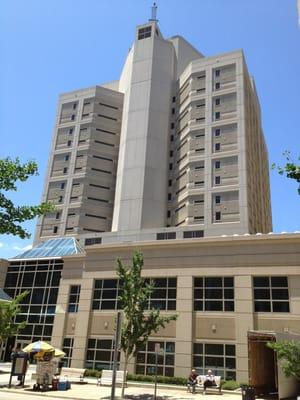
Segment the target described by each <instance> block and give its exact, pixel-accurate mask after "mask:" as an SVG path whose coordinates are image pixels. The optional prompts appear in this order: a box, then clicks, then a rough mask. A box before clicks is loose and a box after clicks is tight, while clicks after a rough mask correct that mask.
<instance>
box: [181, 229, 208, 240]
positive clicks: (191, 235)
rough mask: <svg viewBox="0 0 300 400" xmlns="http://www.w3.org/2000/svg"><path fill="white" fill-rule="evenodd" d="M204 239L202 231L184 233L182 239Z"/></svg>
mask: <svg viewBox="0 0 300 400" xmlns="http://www.w3.org/2000/svg"><path fill="white" fill-rule="evenodd" d="M200 237H204V231H184V232H183V238H184V239H193V238H200Z"/></svg>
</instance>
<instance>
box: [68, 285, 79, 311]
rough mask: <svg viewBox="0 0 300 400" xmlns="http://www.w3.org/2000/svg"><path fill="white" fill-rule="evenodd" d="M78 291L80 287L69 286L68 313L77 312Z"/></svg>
mask: <svg viewBox="0 0 300 400" xmlns="http://www.w3.org/2000/svg"><path fill="white" fill-rule="evenodd" d="M80 289H81V286H80V285H72V286H70V293H69V305H68V312H77V311H78V304H79V297H80Z"/></svg>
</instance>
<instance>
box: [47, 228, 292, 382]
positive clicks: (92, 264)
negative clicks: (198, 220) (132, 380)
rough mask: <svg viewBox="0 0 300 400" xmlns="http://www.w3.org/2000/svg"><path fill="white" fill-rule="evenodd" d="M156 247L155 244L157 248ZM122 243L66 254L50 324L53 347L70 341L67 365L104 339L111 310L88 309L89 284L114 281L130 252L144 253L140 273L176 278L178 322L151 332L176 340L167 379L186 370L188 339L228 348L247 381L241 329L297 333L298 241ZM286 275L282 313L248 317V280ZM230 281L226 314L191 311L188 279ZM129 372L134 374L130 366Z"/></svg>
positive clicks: (79, 362) (111, 318)
mask: <svg viewBox="0 0 300 400" xmlns="http://www.w3.org/2000/svg"><path fill="white" fill-rule="evenodd" d="M162 242H163V243H162ZM162 242H156V243H153V242H148V243H145V242H144V243H142V242H141V243H135V244H132V245H130V244H124V245H119V246H116V245H110V246H109V245H107V246H104V245H95V246H91V248H89V249H88V248H87V255H86V257H85V258H82V257H77V258H76V256H75V257H72V256H71V257H66V258H65V263H64V270H63V274H62V281H61V286H60V291H59V298H58V306H57V309H58V310H59V311H60V312H58V313H57V316H56V319H55V324H54V325H55V326H54V331H53V332H54V333H53V335H54V337H55V338H56V339H55V344H56V345H59V344H60V343H61V342H62V337H65V336H74V337H75V341H74V350H73V361H72V365H73V366H74V367H75V366H78V367H79V366H83V365H84V361H85V354H86V341H87V337H88V336H92V337H97V338H101V337H103V338H107V337H109V338H112V337H113V334H114V323H115V322H114V321H115V315H116V313H115V312H113V311H111V312H109V311H91V300H92V296H93V281H94V279H96V278H97V279H101V278H102V279H104V278H115V277H116V273H115V260H116V257H118V256H119V257H121V258H122V259H123V261H124V262H125V263H129V262H130V258H131V256H132V252H133V251H134V250H136V249H140V250H141V251H142V252H143V254H144V259H145V266H144V270H143V274H144V276H148V277H175V276H176V277H177V308H176V313H177V314H178V320H177V321H176V322H172V323H171V324H170V325H169V326H168V327H167V328H166V329H165V330H164V331H160V332H159V333H158V334H156V335H153V338H156V339H157V340H167V341H175V342H176V358H175V375H176V376H185V375H187V374H188V371H189V369H190V368H191V367H192V352H193V350H192V346H193V343H195V342H200V343H202V342H205V343H228V344H235V345H236V370H237V380H240V381H246V380H247V377H248V350H247V346H248V344H247V332H248V331H249V330H253V329H254V330H272V331H277V332H286V331H287V330H289V331H292V332H297V333H300V322H299V321H300V318H299V317H300V307H299V302H300V236H299V235H278V236H275V235H274V236H269V235H262V236H250V237H230V238H217V239H209V238H206V239H205V238H204V239H194V240H186V241H184V240H173V241H172V240H170V241H162ZM257 275H261V276H264V275H266V276H271V275H284V276H285V275H287V276H289V295H290V313H254V312H253V288H252V277H253V276H257ZM203 276H234V285H235V311H234V312H199V311H197V312H194V311H193V277H203ZM78 283H80V284H81V295H80V304H79V310H78V313H76V314H68V313H67V312H66V307H67V303H66V302H67V296H68V290H69V289H68V288H69V286H70V285H71V284H78ZM129 370H130V371H131V372H134V363H131V365H130V368H129Z"/></svg>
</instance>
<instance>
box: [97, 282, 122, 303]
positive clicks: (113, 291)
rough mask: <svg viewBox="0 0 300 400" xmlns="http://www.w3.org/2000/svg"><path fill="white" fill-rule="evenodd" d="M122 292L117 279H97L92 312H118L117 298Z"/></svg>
mask: <svg viewBox="0 0 300 400" xmlns="http://www.w3.org/2000/svg"><path fill="white" fill-rule="evenodd" d="M121 290H122V288H121V284H120V281H119V280H118V279H97V280H95V286H94V297H93V305H92V308H93V310H120V309H121V305H120V302H119V301H118V296H119V294H120V291H121Z"/></svg>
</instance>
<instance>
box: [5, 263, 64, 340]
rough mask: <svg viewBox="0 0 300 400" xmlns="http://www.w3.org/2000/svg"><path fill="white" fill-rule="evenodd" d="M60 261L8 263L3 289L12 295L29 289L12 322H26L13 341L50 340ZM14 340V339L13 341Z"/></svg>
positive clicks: (60, 267) (13, 296)
mask: <svg viewBox="0 0 300 400" xmlns="http://www.w3.org/2000/svg"><path fill="white" fill-rule="evenodd" d="M62 268H63V261H62V260H61V259H57V260H55V259H50V260H49V259H45V258H44V259H39V260H36V259H31V260H27V261H26V260H22V261H18V262H11V265H10V266H8V269H7V274H6V281H5V285H4V288H3V289H4V290H5V292H6V293H7V294H8V295H9V296H11V297H12V298H15V297H16V296H17V295H18V294H19V293H21V292H24V291H25V290H29V292H30V293H29V294H28V296H26V297H25V298H24V300H23V301H22V304H21V307H20V313H18V315H16V317H15V319H14V321H13V322H15V323H20V322H22V321H25V322H26V324H27V325H26V327H25V328H24V329H22V330H21V331H19V332H18V334H17V336H16V341H26V342H27V343H30V342H34V341H36V340H45V341H49V342H50V341H51V335H52V327H53V321H54V316H55V308H56V301H57V295H58V287H59V283H60V276H61V270H62ZM16 343H17V342H16Z"/></svg>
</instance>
